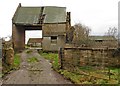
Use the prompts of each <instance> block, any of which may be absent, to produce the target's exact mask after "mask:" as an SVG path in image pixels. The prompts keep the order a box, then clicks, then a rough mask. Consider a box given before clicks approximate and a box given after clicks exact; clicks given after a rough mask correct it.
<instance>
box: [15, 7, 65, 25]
mask: <svg viewBox="0 0 120 86" xmlns="http://www.w3.org/2000/svg"><path fill="white" fill-rule="evenodd" d="M42 8H43V9H42ZM44 14H45V19H44V20H43V23H62V22H66V7H56V6H45V7H21V5H20V6H19V7H18V8H17V10H16V12H15V14H14V16H13V23H15V24H24V25H26V24H32V25H33V24H39V21H40V16H41V15H44Z"/></svg>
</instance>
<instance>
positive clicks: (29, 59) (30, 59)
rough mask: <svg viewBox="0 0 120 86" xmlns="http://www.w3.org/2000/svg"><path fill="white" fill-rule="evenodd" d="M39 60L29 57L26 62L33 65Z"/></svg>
mask: <svg viewBox="0 0 120 86" xmlns="http://www.w3.org/2000/svg"><path fill="white" fill-rule="evenodd" d="M38 61H39V60H38V59H37V58H36V57H31V58H28V59H27V62H29V63H34V62H38Z"/></svg>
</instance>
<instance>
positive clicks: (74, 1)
mask: <svg viewBox="0 0 120 86" xmlns="http://www.w3.org/2000/svg"><path fill="white" fill-rule="evenodd" d="M118 1H119V0H1V2H0V11H1V12H0V37H5V36H8V35H11V34H12V21H11V19H12V17H13V15H14V13H15V10H16V8H17V6H18V4H19V3H21V4H22V6H63V7H67V11H70V12H71V23H72V25H74V24H75V23H79V22H80V23H82V24H84V25H86V26H88V27H90V28H91V29H92V32H91V34H94V35H103V34H104V33H105V32H106V31H107V29H108V28H109V27H114V26H116V27H117V26H118ZM39 33H40V32H39ZM26 34H27V35H26V36H27V37H30V34H31V36H35V33H34V32H26ZM37 35H38V34H37ZM37 35H36V36H37Z"/></svg>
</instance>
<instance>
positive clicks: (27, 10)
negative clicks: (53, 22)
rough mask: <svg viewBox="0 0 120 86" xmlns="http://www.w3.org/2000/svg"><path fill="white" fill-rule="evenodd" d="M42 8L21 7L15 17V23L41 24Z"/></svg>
mask: <svg viewBox="0 0 120 86" xmlns="http://www.w3.org/2000/svg"><path fill="white" fill-rule="evenodd" d="M40 12H41V8H40V7H20V8H19V9H18V11H17V13H16V14H15V16H14V19H13V23H16V24H37V23H39V17H40Z"/></svg>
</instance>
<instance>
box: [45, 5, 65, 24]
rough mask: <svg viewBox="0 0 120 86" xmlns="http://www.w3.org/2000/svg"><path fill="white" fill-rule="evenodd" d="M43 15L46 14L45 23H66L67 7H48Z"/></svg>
mask: <svg viewBox="0 0 120 86" xmlns="http://www.w3.org/2000/svg"><path fill="white" fill-rule="evenodd" d="M43 14H46V16H45V20H44V23H60V22H66V7H55V6H46V7H44V11H43Z"/></svg>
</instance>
